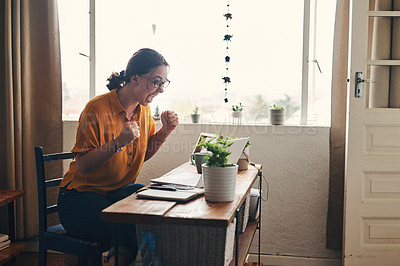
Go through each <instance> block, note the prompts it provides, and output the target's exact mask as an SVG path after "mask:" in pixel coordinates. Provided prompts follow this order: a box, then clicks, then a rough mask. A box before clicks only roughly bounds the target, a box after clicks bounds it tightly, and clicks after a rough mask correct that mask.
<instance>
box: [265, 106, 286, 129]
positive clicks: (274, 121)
mask: <svg viewBox="0 0 400 266" xmlns="http://www.w3.org/2000/svg"><path fill="white" fill-rule="evenodd" d="M268 115H269V120H270V122H271V125H283V123H284V122H285V109H269V110H268Z"/></svg>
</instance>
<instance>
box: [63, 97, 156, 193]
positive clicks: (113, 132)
mask: <svg viewBox="0 0 400 266" xmlns="http://www.w3.org/2000/svg"><path fill="white" fill-rule="evenodd" d="M127 121H128V119H127V118H126V110H125V109H124V107H123V106H122V105H121V103H120V101H119V99H118V97H117V92H116V90H112V91H110V92H109V93H106V94H103V95H100V96H97V97H95V98H93V99H92V100H91V101H89V102H88V103H87V105H86V106H85V109H84V110H83V111H82V113H81V116H80V118H79V125H78V129H77V133H76V143H75V146H74V148H73V149H72V152H73V153H85V152H87V151H89V150H91V149H94V148H96V147H100V146H103V145H104V144H106V143H108V142H110V141H111V140H112V139H113V138H116V137H117V136H118V135H119V134H120V132H121V130H122V128H123V125H124V123H125V122H127ZM131 121H139V122H140V124H139V128H140V137H139V138H138V139H135V140H134V141H133V142H132V143H130V144H128V145H127V146H125V147H123V148H122V151H121V152H118V153H116V154H115V155H114V156H113V157H111V158H110V159H109V160H108V161H107V162H106V163H105V164H104V165H102V166H101V167H100V168H98V169H97V170H95V171H93V172H90V173H86V174H82V173H80V172H79V171H78V170H77V168H76V161H75V160H73V161H72V162H71V164H70V166H69V169H68V171H67V172H66V173H65V175H64V178H63V180H62V182H61V185H60V186H61V187H65V186H67V188H68V189H76V190H78V191H92V192H97V193H99V194H102V195H105V194H106V192H108V191H111V190H115V189H117V188H120V187H122V186H125V185H128V184H132V183H134V182H135V181H136V178H137V176H138V174H139V172H140V169H141V168H142V165H143V162H144V157H145V155H146V150H147V143H148V141H149V139H150V137H151V136H152V135H154V134H155V124H154V120H153V118H152V117H151V111H150V106H142V105H140V104H139V106H138V108H137V109H136V112H135V114H134V116H133V117H132V120H131Z"/></svg>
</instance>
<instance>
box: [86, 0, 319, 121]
mask: <svg viewBox="0 0 400 266" xmlns="http://www.w3.org/2000/svg"><path fill="white" fill-rule="evenodd" d="M316 18H317V0H304V11H303V55H302V84H301V103H300V110H301V118H300V125H307V124H308V122H309V121H308V105H309V97H310V96H309V94H310V91H311V92H313V90H314V89H315V88H314V86H315V84H314V80H313V79H314V78H315V77H314V74H315V67H316V66H315V65H316V63H317V62H318V61H317V60H316V58H315V50H316V49H315V47H316V27H315V25H316ZM312 20H313V22H311V21H312ZM89 27H90V30H89V35H90V40H89V44H90V48H89V49H90V50H89V62H90V64H89V69H90V70H89V73H90V74H89V75H90V77H89V99H92V98H93V97H95V96H96V34H95V32H96V0H89ZM310 54H312V59H310ZM310 63H312V64H310ZM310 74H311V75H312V78H311V80H310ZM310 81H311V82H310ZM311 97H312V99H311V100H312V101H313V102H314V101H315V96H314V93H311Z"/></svg>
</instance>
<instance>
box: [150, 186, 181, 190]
mask: <svg viewBox="0 0 400 266" xmlns="http://www.w3.org/2000/svg"><path fill="white" fill-rule="evenodd" d="M149 188H151V189H161V190H169V191H176V188H174V187H170V186H149Z"/></svg>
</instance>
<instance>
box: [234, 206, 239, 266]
mask: <svg viewBox="0 0 400 266" xmlns="http://www.w3.org/2000/svg"><path fill="white" fill-rule="evenodd" d="M235 217H236V230H235V266H238V265H239V209H237V210H236V214H235Z"/></svg>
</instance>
